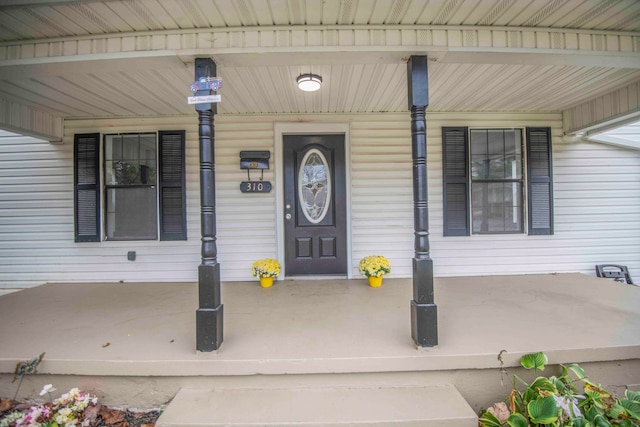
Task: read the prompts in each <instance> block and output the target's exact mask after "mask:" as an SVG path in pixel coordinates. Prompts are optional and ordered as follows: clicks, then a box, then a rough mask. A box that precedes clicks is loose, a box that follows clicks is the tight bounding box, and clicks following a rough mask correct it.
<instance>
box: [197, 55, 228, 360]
mask: <svg viewBox="0 0 640 427" xmlns="http://www.w3.org/2000/svg"><path fill="white" fill-rule="evenodd" d="M215 76H216V64H215V63H214V62H213V60H212V59H211V58H197V59H196V67H195V78H196V82H197V81H199V80H200V78H201V77H215ZM210 94H211V91H210V90H198V91H197V92H196V96H200V95H210ZM196 111H197V112H198V136H199V140H200V224H201V225H200V229H201V234H202V238H201V240H202V250H201V255H202V263H201V264H200V266H199V267H198V302H199V304H198V307H199V308H198V309H197V310H196V349H197V350H198V351H214V350H218V349H219V348H220V346H221V345H222V329H223V328H222V326H223V305H222V302H221V297H220V264H218V250H217V248H216V208H215V202H216V175H215V155H214V146H215V127H214V125H213V119H214V115H215V113H216V104H210V103H206V104H196Z"/></svg>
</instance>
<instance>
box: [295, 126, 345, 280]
mask: <svg viewBox="0 0 640 427" xmlns="http://www.w3.org/2000/svg"><path fill="white" fill-rule="evenodd" d="M282 145H283V156H284V159H283V160H284V162H283V163H284V237H285V275H286V276H298V275H321V274H330V275H346V274H347V203H346V174H345V147H344V135H343V134H331V135H284V136H283V143H282Z"/></svg>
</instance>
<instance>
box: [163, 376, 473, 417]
mask: <svg viewBox="0 0 640 427" xmlns="http://www.w3.org/2000/svg"><path fill="white" fill-rule="evenodd" d="M477 423H478V421H477V416H476V414H475V413H474V411H473V409H471V407H470V406H469V405H468V404H467V402H466V401H465V400H464V398H463V397H462V396H461V395H460V393H459V392H458V390H456V388H455V387H453V386H452V385H437V386H425V387H388V386H385V387H377V388H372V387H361V388H343V387H326V388H279V389H264V388H263V389H246V388H245V389H215V390H196V389H181V390H180V391H179V392H178V394H177V395H176V396H175V398H174V399H173V400H172V401H171V403H170V404H169V406H168V407H167V408H166V410H165V411H164V413H163V414H162V415H161V416H160V418H159V419H158V421H157V423H156V427H186V426H293V425H295V426H312V425H313V426H345V425H358V426H383V425H402V426H422V427H429V426H433V427H436V426H439V427H475V426H477Z"/></svg>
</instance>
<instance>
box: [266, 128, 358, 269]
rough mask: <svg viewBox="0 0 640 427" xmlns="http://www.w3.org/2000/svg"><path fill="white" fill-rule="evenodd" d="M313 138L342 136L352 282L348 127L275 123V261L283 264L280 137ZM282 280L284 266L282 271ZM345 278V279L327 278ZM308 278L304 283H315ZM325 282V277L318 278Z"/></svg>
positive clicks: (282, 174)
mask: <svg viewBox="0 0 640 427" xmlns="http://www.w3.org/2000/svg"><path fill="white" fill-rule="evenodd" d="M310 134H311V135H313V134H344V163H345V164H344V168H345V185H346V189H345V190H346V198H347V200H346V215H347V229H346V233H347V235H346V238H347V276H346V278H347V279H352V278H353V263H352V256H351V254H352V252H351V143H350V138H349V124H348V123H289V122H276V123H275V125H274V147H275V156H274V157H275V158H274V159H273V164H274V168H275V179H276V185H275V193H276V194H275V195H276V240H277V253H278V259H279V260H282V262H283V263H284V259H285V258H284V165H283V157H282V156H283V154H284V153H283V135H310ZM282 271H283V273H282V277H284V271H285V269H284V266H283V268H282ZM330 277H336V278H344V276H330ZM314 278H316V277H314V276H309V277H305V279H314ZM317 278H318V279H327V276H322V277H320V276H317Z"/></svg>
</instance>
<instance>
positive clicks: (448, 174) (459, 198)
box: [442, 127, 470, 236]
mask: <svg viewBox="0 0 640 427" xmlns="http://www.w3.org/2000/svg"><path fill="white" fill-rule="evenodd" d="M468 147H469V144H468V143H467V128H466V127H443V128H442V171H443V172H442V174H443V177H442V178H443V179H442V181H443V186H444V188H443V202H444V206H443V208H444V235H445V236H468V235H469V230H470V226H469V167H468V149H469V148H468Z"/></svg>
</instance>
